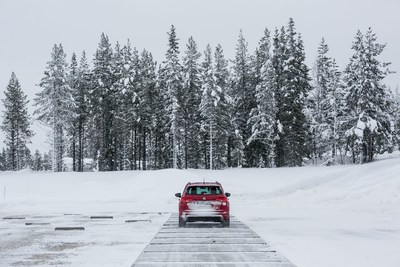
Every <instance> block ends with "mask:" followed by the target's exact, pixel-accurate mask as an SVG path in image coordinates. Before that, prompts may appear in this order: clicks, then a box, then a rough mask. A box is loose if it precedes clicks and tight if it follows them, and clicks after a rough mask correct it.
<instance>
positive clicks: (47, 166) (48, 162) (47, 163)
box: [43, 153, 53, 171]
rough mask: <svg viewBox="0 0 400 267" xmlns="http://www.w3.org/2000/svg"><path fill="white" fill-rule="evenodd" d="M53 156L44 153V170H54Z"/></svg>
mask: <svg viewBox="0 0 400 267" xmlns="http://www.w3.org/2000/svg"><path fill="white" fill-rule="evenodd" d="M52 166H53V163H52V156H51V153H44V154H43V170H44V171H50V170H51V169H52Z"/></svg>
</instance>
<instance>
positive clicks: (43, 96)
mask: <svg viewBox="0 0 400 267" xmlns="http://www.w3.org/2000/svg"><path fill="white" fill-rule="evenodd" d="M65 58H66V55H65V53H64V49H63V47H62V45H61V44H60V45H54V47H53V50H52V53H51V60H50V61H49V62H48V63H47V67H46V71H45V73H44V75H45V76H44V77H43V78H42V80H41V82H40V84H39V86H40V87H41V88H42V91H41V92H39V93H38V94H37V95H36V96H37V97H36V98H35V106H37V109H36V110H35V112H34V114H35V115H37V119H38V120H39V121H41V122H42V123H44V124H45V125H48V126H49V127H50V128H51V131H52V145H53V160H52V163H53V171H55V172H60V171H63V165H64V164H63V156H64V153H65V140H64V138H65V136H64V135H65V131H66V127H68V126H69V122H70V121H72V117H73V115H74V113H73V110H74V109H75V103H74V100H73V97H72V90H71V87H70V86H69V84H68V73H67V68H68V65H67V62H66V60H65Z"/></svg>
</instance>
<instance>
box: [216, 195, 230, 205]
mask: <svg viewBox="0 0 400 267" xmlns="http://www.w3.org/2000/svg"><path fill="white" fill-rule="evenodd" d="M217 201H219V202H221V205H222V206H227V205H228V200H227V198H226V197H219V198H217Z"/></svg>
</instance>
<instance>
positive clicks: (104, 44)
mask: <svg viewBox="0 0 400 267" xmlns="http://www.w3.org/2000/svg"><path fill="white" fill-rule="evenodd" d="M113 56H114V54H113V50H112V48H111V44H110V41H109V39H108V37H107V36H106V35H105V34H104V33H103V34H102V35H101V37H100V43H99V47H98V49H97V51H96V54H95V58H94V61H93V63H94V68H93V88H92V90H91V91H90V94H89V95H90V109H91V112H92V113H91V116H92V120H93V124H92V128H91V136H92V138H93V139H94V140H93V142H94V144H93V145H94V147H93V149H94V151H93V152H92V153H93V156H94V165H95V166H94V169H96V170H99V171H111V170H116V169H117V167H118V164H117V162H116V158H115V156H116V155H115V144H114V143H113V142H114V141H115V140H114V139H115V138H117V136H114V135H113V130H114V118H115V109H116V106H115V105H116V104H115V103H114V102H113V101H114V100H115V97H116V94H117V91H116V89H115V87H113V85H114V82H115V80H114V73H113V71H114V68H113V60H114V58H113Z"/></svg>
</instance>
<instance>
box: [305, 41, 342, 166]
mask: <svg viewBox="0 0 400 267" xmlns="http://www.w3.org/2000/svg"><path fill="white" fill-rule="evenodd" d="M328 52H329V48H328V45H327V44H326V43H325V40H324V39H322V41H321V43H320V46H319V48H318V57H317V61H316V64H315V68H314V77H313V78H314V88H313V90H312V92H311V94H310V101H311V102H312V105H313V108H312V110H313V122H312V125H311V128H312V133H313V134H312V135H313V154H314V158H315V159H318V158H322V157H323V156H324V155H325V157H326V158H327V160H328V162H334V161H335V157H336V154H337V151H338V149H340V148H339V147H338V142H339V130H340V127H339V126H340V125H339V122H340V118H341V117H343V115H344V114H343V92H342V84H341V74H340V72H339V71H338V67H337V65H336V62H335V60H334V59H332V58H330V57H328Z"/></svg>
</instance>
